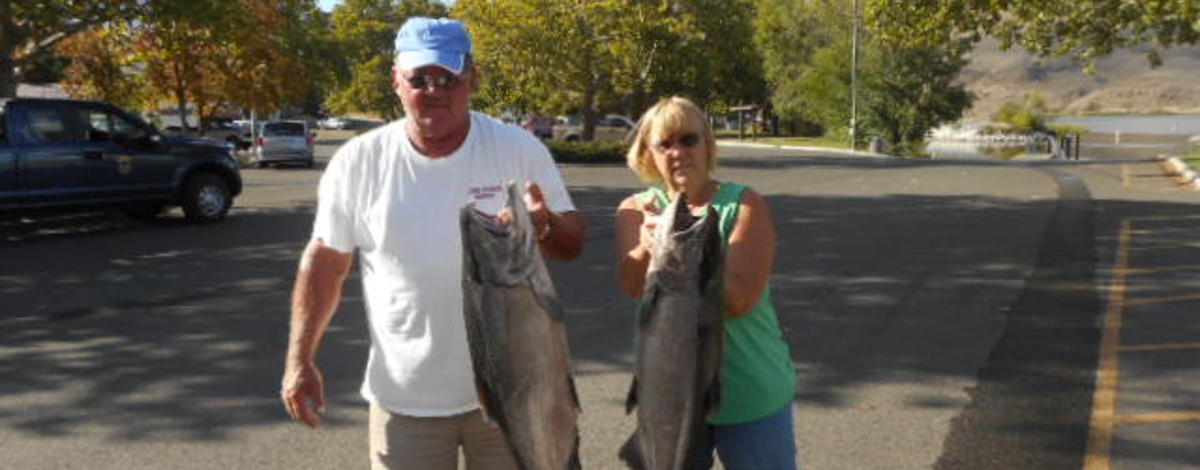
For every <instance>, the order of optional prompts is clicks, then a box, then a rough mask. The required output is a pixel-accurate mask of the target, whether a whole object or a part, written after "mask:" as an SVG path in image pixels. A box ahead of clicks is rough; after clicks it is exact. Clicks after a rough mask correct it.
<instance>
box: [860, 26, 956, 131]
mask: <svg viewBox="0 0 1200 470" xmlns="http://www.w3.org/2000/svg"><path fill="white" fill-rule="evenodd" d="M965 64H966V60H965V59H964V58H963V56H962V55H961V54H957V53H955V52H952V51H949V50H945V49H939V48H935V47H912V46H906V45H902V44H896V43H879V42H876V43H874V44H873V47H871V49H869V51H868V58H867V67H866V69H867V72H866V73H864V74H863V88H864V93H863V98H864V99H863V104H864V106H863V120H864V122H863V127H864V128H865V129H866V130H867V132H872V133H876V134H879V135H881V136H882V137H883V138H884V140H885V141H887V142H888V143H889V144H891V145H892V151H893V153H898V154H905V155H920V154H921V153H923V148H924V144H925V135H926V134H927V133H928V132H929V131H930V130H931V129H933V128H935V127H937V126H938V125H940V124H941V123H944V122H952V121H956V120H958V119H959V118H961V117H962V114H963V111H965V110H966V109H967V108H969V107H970V106H971V95H970V94H969V93H968V92H967V91H966V89H965V88H964V87H963V85H962V84H961V83H955V81H956V80H957V78H958V73H959V71H960V70H962V68H963V66H964V65H965Z"/></svg>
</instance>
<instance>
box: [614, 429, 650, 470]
mask: <svg viewBox="0 0 1200 470" xmlns="http://www.w3.org/2000/svg"><path fill="white" fill-rule="evenodd" d="M637 436H638V434H637V432H634V433H633V435H632V436H629V440H627V441H625V445H623V446H621V451H620V453H618V454H617V455H618V456H619V457H620V458H621V461H622V462H625V465H628V466H629V468H631V469H633V470H645V469H646V462H645V459H643V458H642V451H641V449H640V448H639V447H638V445H637Z"/></svg>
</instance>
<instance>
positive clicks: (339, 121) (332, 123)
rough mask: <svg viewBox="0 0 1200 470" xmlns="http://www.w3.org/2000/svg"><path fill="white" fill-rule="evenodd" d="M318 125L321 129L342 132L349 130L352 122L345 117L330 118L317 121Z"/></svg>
mask: <svg viewBox="0 0 1200 470" xmlns="http://www.w3.org/2000/svg"><path fill="white" fill-rule="evenodd" d="M317 125H318V126H320V127H321V129H332V130H339V131H341V130H346V129H347V128H349V126H350V122H349V120H348V119H346V118H344V117H338V116H330V117H327V118H325V119H322V120H320V121H317Z"/></svg>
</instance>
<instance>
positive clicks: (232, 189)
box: [0, 98, 242, 222]
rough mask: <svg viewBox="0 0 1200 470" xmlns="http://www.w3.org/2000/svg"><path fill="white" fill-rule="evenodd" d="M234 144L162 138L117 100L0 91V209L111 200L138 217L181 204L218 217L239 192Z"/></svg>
mask: <svg viewBox="0 0 1200 470" xmlns="http://www.w3.org/2000/svg"><path fill="white" fill-rule="evenodd" d="M238 168H239V165H238V161H237V159H236V158H235V157H234V155H233V150H232V149H230V148H229V147H227V146H225V145H223V144H217V143H214V142H212V141H208V140H202V139H192V138H183V137H170V136H166V135H163V134H162V133H160V132H159V131H158V130H157V129H155V128H154V126H151V125H149V124H146V123H145V122H144V121H142V120H141V119H140V118H138V117H136V116H135V115H134V114H132V113H129V112H127V111H125V110H122V109H120V108H117V107H116V106H113V105H110V104H107V103H102V102H97V101H80V100H67V99H34V98H16V99H0V213H24V212H40V211H50V210H80V209H94V208H101V207H118V208H121V209H124V210H125V211H126V212H128V213H129V214H130V215H132V216H135V217H139V218H150V217H155V216H157V215H158V214H159V213H160V212H161V211H162V209H163V208H165V207H168V206H182V207H183V213H184V216H185V217H186V218H187V219H188V220H189V221H192V222H213V221H217V220H221V219H222V218H224V217H225V214H226V213H227V212H228V211H229V207H230V206H231V205H232V204H233V199H234V197H236V196H237V195H238V194H240V193H241V191H242V179H241V175H240V173H239V170H238Z"/></svg>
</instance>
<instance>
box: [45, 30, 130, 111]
mask: <svg viewBox="0 0 1200 470" xmlns="http://www.w3.org/2000/svg"><path fill="white" fill-rule="evenodd" d="M129 43H130V36H129V30H128V29H127V28H122V27H116V26H114V27H99V28H94V29H91V30H89V31H87V32H84V33H80V34H77V35H75V36H72V37H70V38H67V39H65V40H63V41H62V42H61V43H59V45H58V47H57V48H56V51H57V53H58V54H59V55H61V56H62V57H64V58H68V59H69V60H70V62H69V65H68V66H67V67H66V68H65V69H64V71H63V79H62V84H63V88H64V89H66V91H67V93H68V94H70V95H71V96H76V97H84V98H88V99H95V100H101V101H107V102H110V103H113V104H116V105H118V106H121V107H125V108H141V107H142V105H143V104H145V101H146V99H147V94H146V92H145V89H146V81H145V79H144V77H142V76H141V75H139V74H137V73H133V71H132V69H133V67H134V66H135V64H134V61H133V54H132V49H131V48H130V47H129V46H128V45H129Z"/></svg>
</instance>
